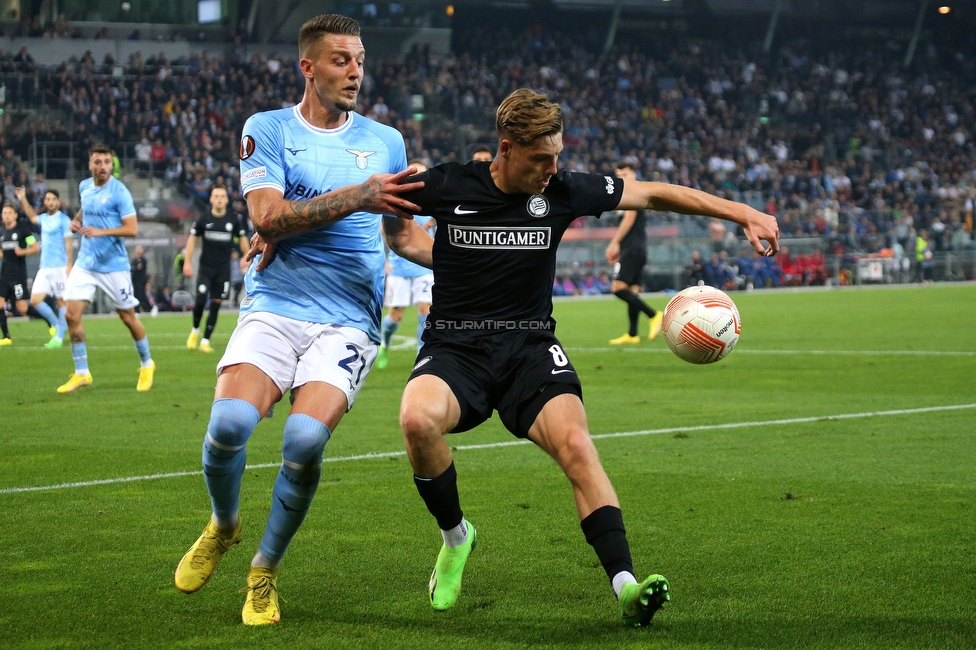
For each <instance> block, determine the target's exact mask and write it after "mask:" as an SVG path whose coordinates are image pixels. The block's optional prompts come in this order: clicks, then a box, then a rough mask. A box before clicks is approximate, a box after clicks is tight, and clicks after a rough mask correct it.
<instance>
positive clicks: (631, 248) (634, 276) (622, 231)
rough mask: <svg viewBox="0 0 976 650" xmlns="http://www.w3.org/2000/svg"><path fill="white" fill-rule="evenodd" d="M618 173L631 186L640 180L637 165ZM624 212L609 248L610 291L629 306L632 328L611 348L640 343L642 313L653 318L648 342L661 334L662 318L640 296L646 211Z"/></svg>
mask: <svg viewBox="0 0 976 650" xmlns="http://www.w3.org/2000/svg"><path fill="white" fill-rule="evenodd" d="M615 173H616V176H617V178H622V179H624V180H625V181H630V182H631V183H633V182H634V181H636V180H637V174H636V172H634V166H633V165H631V164H630V163H627V162H622V163H618V164H617V170H616V172H615ZM622 213H623V214H622V216H621V218H620V225H619V226H617V232H615V233H614V235H613V239H611V240H610V244H609V245H608V246H607V251H606V257H607V261H608V262H610V263H611V264H614V265H615V266H616V268H615V269H614V277H613V284H611V285H610V291H612V292H613V295H615V296H617V297H618V298H620V299H621V300H623V301H624V302H625V303H627V316H628V318H629V319H630V329H629V330H628V331H627V333H626V334H624V335H622V336H618V337H617V338H615V339H613V340H611V341H610V344H611V345H623V344H627V343H640V336H638V335H637V320H638V318H640V315H641V313H644V314H647V316H648V318H650V319H651V327H650V332H649V334H648V336H647V340H648V341H650V340H652V339H653V338H654V337H656V336H657V335H658V333H659V332H660V331H661V319H662V316H663V314H660V313H658V312H657V311H655V309H654V308H653V307H651V306H650V305H648V304H647V303H646V302H644V301H643V300H641V299H640V295H638V294H640V292H641V275H642V274H643V272H644V264H646V263H647V230H646V229H645V225H644V211H643V210H623V211H622Z"/></svg>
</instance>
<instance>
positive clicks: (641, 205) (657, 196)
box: [617, 181, 779, 255]
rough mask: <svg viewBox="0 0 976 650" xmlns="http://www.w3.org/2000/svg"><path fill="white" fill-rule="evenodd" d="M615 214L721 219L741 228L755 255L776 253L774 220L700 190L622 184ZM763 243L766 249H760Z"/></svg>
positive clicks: (777, 236) (777, 240)
mask: <svg viewBox="0 0 976 650" xmlns="http://www.w3.org/2000/svg"><path fill="white" fill-rule="evenodd" d="M617 209H618V210H661V211H665V212H678V213H680V214H700V215H702V216H705V217H716V218H718V219H725V220H727V221H731V222H733V223H736V224H738V225H740V226H742V229H743V230H744V231H745V233H746V237H747V238H748V239H749V243H750V244H752V247H753V248H755V249H756V251H757V252H759V253H763V254H765V255H775V254H776V252H777V251H779V226H778V225H777V223H776V217H774V216H771V215H768V214H764V213H762V212H759V211H758V210H756V209H754V208H751V207H749V206H748V205H746V204H745V203H736V202H735V201H727V200H725V199H720V198H719V197H717V196H712V195H711V194H708V193H706V192H702V191H700V190H695V189H691V188H690V187H683V186H681V185H670V184H668V183H648V182H642V181H625V182H624V193H623V195H622V196H621V197H620V203H619V204H618V205H617ZM763 240H765V241H766V242H768V243H769V247H768V248H767V247H766V246H764V245H763V243H762V242H763Z"/></svg>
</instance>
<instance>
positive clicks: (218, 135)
mask: <svg viewBox="0 0 976 650" xmlns="http://www.w3.org/2000/svg"><path fill="white" fill-rule="evenodd" d="M603 37H604V34H603V32H602V31H600V30H587V29H585V28H581V29H576V30H567V29H551V28H550V29H543V28H541V27H538V26H535V27H533V28H530V29H528V30H524V31H521V32H515V31H512V30H506V29H501V30H499V29H492V28H488V27H471V28H467V29H463V30H462V29H459V30H456V32H455V44H456V45H455V51H454V52H452V53H449V54H437V53H435V52H432V51H431V50H429V49H425V48H418V47H415V48H414V49H413V50H412V51H411V52H410V53H408V54H407V55H405V56H403V57H402V58H401V59H398V60H371V61H370V65H369V66H368V67H367V76H366V78H365V79H364V82H363V86H362V93H361V95H360V101H361V111H362V112H363V113H364V114H366V115H368V116H370V117H372V118H374V119H377V120H379V121H381V122H384V123H388V124H391V125H393V126H394V127H396V128H397V129H399V130H400V131H401V132H402V133H403V134H404V138H405V140H406V144H407V155H408V156H409V157H412V158H419V159H422V160H425V161H428V163H430V164H436V163H439V162H443V161H445V160H450V159H453V158H454V157H455V155H456V154H455V152H457V151H460V150H461V149H462V148H463V146H464V145H465V144H468V143H471V142H491V141H492V139H493V117H494V108H495V106H496V105H497V102H498V101H499V100H500V99H501V98H502V97H503V96H504V95H505V94H507V93H508V92H510V91H511V90H513V89H514V88H516V87H519V86H531V87H535V88H539V89H546V90H547V91H548V92H549V93H550V94H551V96H552V97H553V99H554V100H556V101H559V102H560V103H561V104H562V106H563V109H564V111H565V113H566V124H567V128H566V132H565V134H564V143H565V147H566V148H565V160H566V165H567V166H568V167H569V168H570V169H580V170H590V171H608V170H610V169H611V168H612V165H613V164H615V163H616V162H618V161H621V160H626V161H629V162H631V163H633V164H634V165H635V167H636V168H637V171H638V174H639V177H640V178H642V179H644V180H661V181H667V182H670V183H679V184H683V185H686V186H691V187H696V188H700V189H703V190H705V191H708V192H713V193H716V194H719V195H721V196H725V197H727V198H732V199H735V200H741V201H744V202H746V203H749V204H750V205H752V206H753V207H756V208H757V209H760V210H764V211H766V212H769V213H772V214H775V215H776V216H777V218H778V219H779V222H780V228H781V230H782V232H783V233H784V236H786V237H801V238H802V237H821V238H823V240H824V241H825V242H827V245H828V246H829V249H828V250H827V251H825V252H826V253H827V254H832V255H845V254H846V255H850V254H855V253H856V254H860V253H868V254H885V252H886V251H894V253H893V254H895V255H896V256H898V255H911V254H913V253H914V252H915V246H916V240H917V238H918V237H919V235H920V234H921V232H922V231H923V230H925V232H926V234H925V237H926V241H927V242H928V243H929V245H930V246H931V248H932V249H933V250H934V251H945V250H960V249H969V248H972V247H973V240H972V234H971V233H972V222H973V206H974V199H976V175H974V174H976V172H974V169H976V165H974V162H976V160H974V159H976V133H974V132H972V130H971V128H972V124H974V123H976V105H974V98H973V97H972V93H971V89H972V88H974V87H976V66H974V64H973V61H971V60H970V59H967V58H966V56H964V55H963V54H962V53H954V52H950V53H946V52H938V51H936V50H935V48H934V47H932V46H928V47H927V48H925V47H923V48H922V51H920V53H919V56H917V57H916V63H915V64H914V65H913V67H912V68H911V69H909V70H905V69H904V68H903V67H902V65H901V60H902V58H903V56H904V52H903V49H902V47H901V46H896V45H893V44H891V43H884V42H874V43H871V44H856V43H852V42H847V43H846V44H839V43H832V44H830V46H829V47H822V48H819V49H818V48H817V47H814V44H813V43H812V42H809V41H807V42H805V41H795V42H792V43H790V44H789V45H788V46H786V47H783V48H781V49H780V50H779V52H778V53H777V54H775V55H763V54H762V53H761V52H760V50H759V47H758V43H749V44H739V45H734V44H731V42H729V41H719V40H701V39H686V38H684V37H683V36H682V35H680V34H667V33H660V34H657V35H656V37H655V38H653V39H641V40H640V41H637V40H631V39H629V38H626V37H623V36H622V37H618V42H617V44H616V45H615V47H614V48H613V50H612V51H611V52H610V54H609V55H607V56H601V55H600V54H599V51H600V46H601V45H602V39H603ZM367 45H368V44H367ZM117 65H119V62H116V61H114V59H112V57H111V55H108V56H107V57H106V58H105V60H103V61H96V60H94V58H93V57H92V56H91V55H90V54H86V55H85V56H84V57H82V58H81V59H80V60H71V61H66V62H64V63H63V64H61V65H60V66H58V67H57V68H54V69H47V68H41V67H39V66H37V65H36V64H35V63H34V61H33V59H32V58H31V57H30V54H29V53H28V52H27V51H26V50H21V51H20V52H18V53H17V54H13V55H10V54H2V55H0V71H3V72H8V73H9V72H16V73H19V74H21V75H25V76H28V77H31V78H32V79H33V80H34V83H33V88H34V89H35V91H36V92H37V93H38V94H39V95H40V96H42V97H44V98H45V100H46V101H47V102H48V103H49V104H56V105H57V106H58V107H60V108H61V109H62V111H63V112H64V114H65V115H66V116H67V119H65V120H61V121H58V122H57V123H38V122H34V121H31V122H28V123H27V124H26V125H24V127H23V128H22V129H20V130H19V131H17V132H15V133H12V134H7V135H5V136H2V137H0V151H3V152H4V155H3V158H2V160H0V165H2V167H0V178H2V179H3V182H4V184H5V185H9V184H13V185H14V186H16V185H23V184H27V176H26V170H24V169H23V167H22V166H19V163H18V162H17V158H18V157H21V158H23V157H25V156H26V153H27V147H28V146H29V144H30V143H31V142H32V141H33V140H34V139H37V140H55V141H74V142H77V143H78V144H79V145H80V146H81V150H85V148H87V146H88V145H89V144H91V143H93V142H96V141H102V142H106V143H107V144H109V146H111V147H114V148H115V149H116V150H117V151H119V152H120V155H122V156H123V158H124V159H125V160H128V161H129V162H130V163H131V164H132V165H134V167H135V168H136V169H137V170H139V171H140V172H142V173H145V174H150V173H151V174H155V175H158V176H163V177H165V178H166V179H167V180H169V181H171V182H173V183H175V184H176V185H178V186H180V187H182V188H183V189H184V191H185V192H186V193H188V194H190V195H192V196H194V197H196V198H197V199H199V200H200V201H201V202H202V203H205V202H206V198H207V196H208V195H209V191H210V188H211V187H212V186H213V185H215V184H221V185H225V186H226V187H228V189H229V191H230V195H231V198H232V200H235V199H237V202H236V207H237V208H238V209H243V207H244V206H243V202H242V201H240V200H239V199H240V172H239V170H238V164H237V149H238V142H239V137H240V132H241V128H242V126H243V123H244V121H245V120H246V119H247V117H249V116H250V115H251V114H253V113H255V112H257V111H264V110H269V109H275V108H282V107H287V106H291V105H293V104H295V103H296V102H297V101H298V100H299V99H300V97H301V93H302V90H303V87H304V86H303V85H304V80H303V78H302V76H301V75H300V73H299V71H298V69H297V65H296V61H295V59H294V57H293V56H279V55H270V56H259V55H254V56H251V57H242V56H233V55H229V56H225V55H214V56H211V55H208V54H206V53H204V54H203V55H197V54H192V55H190V56H189V57H188V58H187V59H185V60H180V61H170V60H168V59H167V58H166V56H165V55H164V54H158V55H150V56H147V57H145V58H143V57H142V56H141V55H135V56H134V57H133V58H132V59H131V60H129V61H127V62H125V63H124V64H123V65H124V75H123V76H122V77H121V78H119V77H116V76H113V71H114V70H115V67H116V66H117ZM416 95H420V96H422V97H423V100H424V109H423V112H424V113H425V117H426V119H423V120H421V119H416V118H415V116H414V113H416V112H418V111H417V108H416V106H415V105H411V103H410V100H411V97H413V96H416ZM459 145H460V146H459ZM34 200H35V201H38V200H39V199H38V198H37V197H36V196H34ZM672 219H677V217H676V216H675V215H655V216H654V217H653V220H658V221H668V220H672ZM653 220H652V223H653V222H654V221H653ZM604 221H607V223H601V222H598V221H596V220H595V219H592V220H588V221H587V222H586V223H585V224H579V225H590V226H613V225H615V224H613V223H612V222H609V221H610V220H604ZM727 252H728V254H729V255H731V256H735V255H737V254H738V251H737V250H729V251H727ZM738 266H748V265H747V264H746V265H743V264H738ZM780 271H781V272H782V273H783V274H784V278H786V277H787V276H792V275H795V274H793V273H790V272H789V271H788V270H787V269H782V268H781V269H780ZM738 275H739V276H743V275H749V274H742V273H739V274H738ZM801 275H803V274H801ZM807 275H809V274H807ZM772 278H775V279H772ZM581 280H582V278H577V283H576V284H577V286H576V287H575V291H581V290H583V291H586V290H589V289H588V288H586V287H582V286H581V285H580V284H579V282H580V281H581ZM777 280H778V274H774V276H772V277H771V279H770V282H775V281H777ZM594 281H596V278H594ZM784 281H788V280H785V279H784Z"/></svg>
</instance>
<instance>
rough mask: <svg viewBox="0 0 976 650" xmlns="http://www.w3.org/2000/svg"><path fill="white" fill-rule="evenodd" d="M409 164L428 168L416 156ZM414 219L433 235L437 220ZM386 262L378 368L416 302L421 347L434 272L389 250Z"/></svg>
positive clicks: (418, 341) (418, 350) (383, 363)
mask: <svg viewBox="0 0 976 650" xmlns="http://www.w3.org/2000/svg"><path fill="white" fill-rule="evenodd" d="M409 165H410V166H411V167H414V168H415V169H416V170H417V173H418V174H422V173H424V172H425V171H427V165H425V164H424V163H422V162H421V161H419V160H411V161H410V163H409ZM414 221H416V222H417V223H418V224H419V225H420V227H421V228H423V229H424V230H426V231H427V232H428V233H429V234H430V236H431V237H433V236H434V235H433V229H434V228H435V227H436V226H437V222H436V221H434V219H433V218H432V217H423V216H419V215H418V216H415V217H414ZM387 265H388V267H389V275H388V276H387V278H386V292H387V296H389V303H388V305H387V306H388V307H389V308H390V311H389V313H387V315H386V316H385V317H384V318H383V341H382V343H381V344H380V351H379V354H378V355H377V357H376V367H377V368H379V369H380V370H382V369H383V368H386V364H387V363H389V349H390V343H391V342H392V341H393V335H394V334H395V333H396V331H397V329H398V328H399V327H400V321H401V320H403V310H404V309H405V308H406V307H409V306H410V305H417V352H420V348H422V347H424V341H423V334H424V325H425V324H426V323H427V314H429V313H430V302H431V289H432V288H433V286H434V274H433V273H431V271H430V269H427V268H424V267H422V266H420V265H419V264H414V263H413V262H411V261H410V260H405V259H403V258H402V257H400V256H399V255H397V254H396V253H394V252H393V251H392V250H391V251H390V253H389V255H388V256H387Z"/></svg>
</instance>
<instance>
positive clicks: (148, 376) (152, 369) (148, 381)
mask: <svg viewBox="0 0 976 650" xmlns="http://www.w3.org/2000/svg"><path fill="white" fill-rule="evenodd" d="M155 373H156V362H155V361H153V362H152V363H151V364H150V365H149V367H146V368H143V367H142V366H140V367H139V383H137V384H136V390H137V391H139V392H140V393H144V392H146V391H147V390H149V389H150V388H152V384H153V375H154V374H155Z"/></svg>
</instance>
